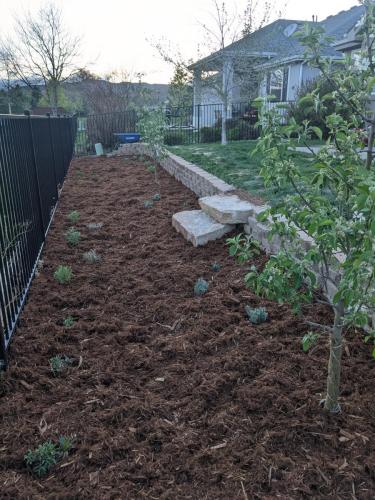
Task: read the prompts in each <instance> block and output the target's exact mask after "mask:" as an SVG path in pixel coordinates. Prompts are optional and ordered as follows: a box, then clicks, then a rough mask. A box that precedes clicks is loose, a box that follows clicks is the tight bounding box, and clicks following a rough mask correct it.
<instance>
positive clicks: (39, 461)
mask: <svg viewBox="0 0 375 500" xmlns="http://www.w3.org/2000/svg"><path fill="white" fill-rule="evenodd" d="M72 445H73V443H72V440H71V439H70V438H67V437H65V436H61V437H60V438H59V441H58V443H57V444H55V443H52V441H50V440H48V441H46V442H45V443H43V444H41V445H39V446H38V448H36V449H35V450H28V451H27V453H26V454H25V457H24V460H25V463H26V466H27V467H28V468H29V469H30V470H31V472H33V473H34V474H35V475H36V476H38V477H43V476H45V475H47V474H48V472H49V471H50V470H51V469H52V467H53V466H54V465H56V464H57V462H58V461H59V460H61V459H62V458H64V457H65V456H67V455H68V453H69V451H70V450H71V448H72Z"/></svg>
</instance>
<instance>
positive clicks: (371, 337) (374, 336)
mask: <svg viewBox="0 0 375 500" xmlns="http://www.w3.org/2000/svg"><path fill="white" fill-rule="evenodd" d="M365 343H366V344H368V343H372V344H373V345H374V348H373V350H372V357H373V358H375V331H372V332H370V333H369V334H368V335H366V336H365Z"/></svg>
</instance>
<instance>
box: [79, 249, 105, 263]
mask: <svg viewBox="0 0 375 500" xmlns="http://www.w3.org/2000/svg"><path fill="white" fill-rule="evenodd" d="M82 258H83V260H84V261H85V262H87V263H88V264H98V263H99V262H101V260H102V258H101V256H100V255H99V254H98V253H97V252H96V250H94V249H93V250H89V251H88V252H85V253H84V254H83V255H82Z"/></svg>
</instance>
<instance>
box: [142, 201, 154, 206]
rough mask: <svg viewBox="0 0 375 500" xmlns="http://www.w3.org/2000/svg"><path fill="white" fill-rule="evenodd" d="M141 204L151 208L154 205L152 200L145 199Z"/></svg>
mask: <svg viewBox="0 0 375 500" xmlns="http://www.w3.org/2000/svg"><path fill="white" fill-rule="evenodd" d="M143 206H144V207H145V208H152V207H153V206H154V202H153V201H152V200H146V201H144V202H143Z"/></svg>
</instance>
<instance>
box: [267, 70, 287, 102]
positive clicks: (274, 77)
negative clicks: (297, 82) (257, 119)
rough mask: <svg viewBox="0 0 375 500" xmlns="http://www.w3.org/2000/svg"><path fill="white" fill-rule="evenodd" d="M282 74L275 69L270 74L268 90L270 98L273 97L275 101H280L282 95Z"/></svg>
mask: <svg viewBox="0 0 375 500" xmlns="http://www.w3.org/2000/svg"><path fill="white" fill-rule="evenodd" d="M283 83H284V72H283V70H282V69H276V70H275V71H272V73H271V74H270V90H269V93H270V95H271V96H274V97H275V98H276V100H277V101H282V95H283Z"/></svg>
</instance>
